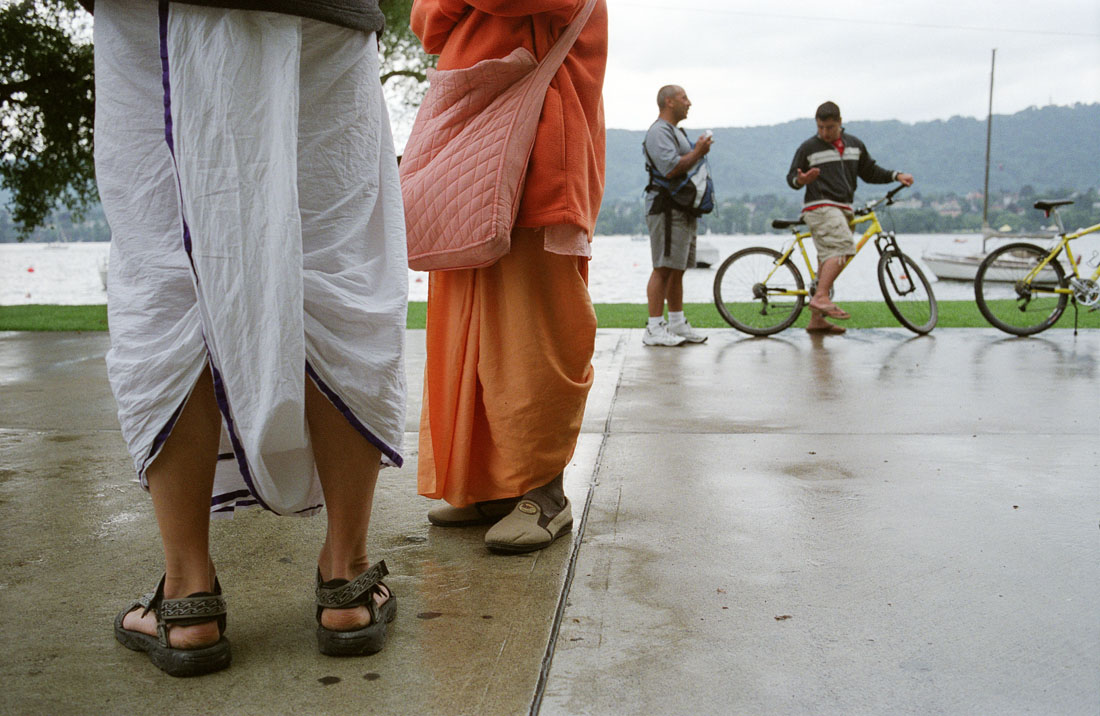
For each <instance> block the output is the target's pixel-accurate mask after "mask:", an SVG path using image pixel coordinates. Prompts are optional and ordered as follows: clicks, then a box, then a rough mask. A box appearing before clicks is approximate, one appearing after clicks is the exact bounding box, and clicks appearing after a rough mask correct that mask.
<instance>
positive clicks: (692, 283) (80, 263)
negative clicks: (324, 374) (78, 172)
mask: <svg viewBox="0 0 1100 716" xmlns="http://www.w3.org/2000/svg"><path fill="white" fill-rule="evenodd" d="M1094 236H1095V235H1094ZM783 241H784V237H783V236H782V235H779V234H764V235H758V236H752V235H750V236H746V235H733V236H728V235H716V234H708V235H706V236H704V237H700V244H701V245H702V246H710V247H713V248H714V249H716V250H717V253H718V255H719V261H721V260H722V259H724V258H725V257H726V256H729V255H730V254H731V253H733V252H734V251H737V250H739V249H743V248H746V247H748V246H771V247H772V248H779V247H780V246H781V245H782V244H783ZM898 243H899V244H900V245H901V247H902V249H903V250H904V251H905V253H906V254H908V255H909V256H910V257H912V258H914V259H917V261H918V263H920V257H921V255H922V254H923V253H924V252H925V251H949V252H958V253H969V252H974V251H978V250H980V248H981V239H980V238H978V237H976V236H972V237H969V238H959V237H957V236H953V235H938V234H913V235H901V236H899V237H898ZM994 245H995V244H994V243H993V242H991V243H990V246H991V247H993V246H994ZM1073 246H1074V249H1075V253H1080V254H1083V255H1084V257H1085V260H1086V262H1089V263H1091V265H1093V266H1095V264H1096V261H1097V257H1098V256H1100V236H1096V237H1095V238H1093V236H1090V237H1086V238H1084V239H1079V240H1077V241H1075V242H1074V244H1073ZM108 247H109V244H106V243H69V244H40V243H39V244H0V305H5V306H11V305H23V304H30V303H44V304H57V305H79V304H101V303H105V302H106V301H107V292H106V290H105V289H104V288H103V284H102V283H101V281H100V276H99V266H100V264H101V263H102V262H104V261H105V260H106V256H107V250H108ZM592 254H593V256H592V264H591V267H590V271H589V274H590V275H589V278H590V289H591V293H592V299H593V301H595V302H596V303H645V288H646V282H647V281H648V280H649V274H650V271H651V263H650V257H649V240H648V238H642V237H632V236H597V237H596V240H595V242H594V243H593V247H592ZM877 264H878V255H877V252H876V251H875V250H874V248H873V246H865V247H864V248H863V251H861V252H860V253H859V255H858V256H856V258H855V261H854V262H853V263H852V265H851V266H849V267H848V268H847V269H845V271H844V274H843V275H842V276H841V278H840V279H839V280H838V282H837V286H836V293H835V295H834V297H835V299H836V300H837V301H846V300H848V301H860V300H877V299H880V298H881V297H882V294H881V292H880V291H879V287H878V279H877V277H876V275H875V269H876V267H877ZM921 268H924V269H925V273H926V274H927V275H928V277H929V279H931V278H932V276H933V274H932V272H931V271H928V270H927V266H924V265H923V264H922V266H921ZM716 269H717V263H716V264H715V265H714V266H713V267H711V268H709V269H692V270H690V271H688V272H686V273H685V274H684V300H685V301H688V302H690V303H709V302H710V301H711V300H712V284H713V282H714V272H715V270H716ZM803 278H806V279H808V277H807V276H805V275H804V276H803ZM933 290H934V292H935V294H936V297H937V298H939V299H941V300H948V301H949V300H972V299H973V297H974V289H973V287H972V285H971V284H970V283H969V282H961V281H935V282H934V284H933ZM427 296H428V278H427V274H425V273H421V272H418V271H409V300H411V301H425V300H427Z"/></svg>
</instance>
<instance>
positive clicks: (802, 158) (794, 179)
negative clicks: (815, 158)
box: [787, 146, 821, 191]
mask: <svg viewBox="0 0 1100 716" xmlns="http://www.w3.org/2000/svg"><path fill="white" fill-rule="evenodd" d="M807 164H808V161H807V158H806V150H805V147H804V146H802V147H799V148H798V150H797V151H796V152H795V153H794V159H792V160H791V168H790V169H789V170H788V171H787V186H789V187H790V188H792V189H794V190H795V191H797V190H799V189H801V188H802V187H804V186H806V185H807V184H809V183H810V182H812V181H815V180H816V179H817V177H818V176H819V175H820V174H821V170H820V169H818V168H817V167H814V168H813V169H810V170H809V171H803V169H802V168H803V167H805V166H807Z"/></svg>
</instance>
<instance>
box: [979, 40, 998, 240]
mask: <svg viewBox="0 0 1100 716" xmlns="http://www.w3.org/2000/svg"><path fill="white" fill-rule="evenodd" d="M996 66H997V48H996V47H994V48H993V59H992V60H991V61H990V63H989V112H988V113H987V114H986V118H985V187H984V188H983V189H982V230H983V232H985V233H988V231H987V230H988V229H989V145H990V141H991V139H992V138H993V70H994V69H995V68H996Z"/></svg>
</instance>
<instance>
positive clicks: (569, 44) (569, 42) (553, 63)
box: [535, 0, 596, 87]
mask: <svg viewBox="0 0 1100 716" xmlns="http://www.w3.org/2000/svg"><path fill="white" fill-rule="evenodd" d="M595 7H596V0H588V2H587V3H585V5H584V7H583V8H581V11H580V12H579V13H577V16H576V17H574V18H573V22H571V23H569V26H568V27H566V28H565V32H563V33H562V34H561V37H559V38H558V41H557V42H555V43H554V46H553V47H551V48H550V51H549V52H547V53H546V57H543V58H542V62H540V63H539V68H538V70H536V75H535V77H536V80H535V84H536V85H538V84H545V85H546V86H547V87H549V86H550V80H552V79H553V78H554V75H556V74H557V73H558V68H559V67H561V63H562V62H564V61H565V56H566V55H568V54H569V51H570V50H571V49H573V43H575V42H576V41H577V38H578V37H579V36H580V34H581V30H583V29H584V26H585V25H587V24H588V18H589V17H591V16H592V11H593V10H594V9H595Z"/></svg>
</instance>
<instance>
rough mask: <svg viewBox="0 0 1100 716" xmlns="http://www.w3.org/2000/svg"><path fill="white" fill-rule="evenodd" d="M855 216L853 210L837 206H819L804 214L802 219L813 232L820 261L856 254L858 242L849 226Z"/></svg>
mask: <svg viewBox="0 0 1100 716" xmlns="http://www.w3.org/2000/svg"><path fill="white" fill-rule="evenodd" d="M854 217H855V215H854V214H853V213H852V212H850V211H845V210H843V209H841V208H839V207H836V206H819V207H818V208H816V209H811V210H810V211H807V212H806V213H805V214H803V215H802V220H803V221H805V222H806V226H809V227H810V231H811V232H813V235H814V248H816V249H817V260H818V263H820V262H822V261H825V260H827V259H831V258H835V257H837V256H854V255H855V253H856V243H855V241H853V240H852V227H851V226H849V222H850V221H851V220H852V219H853V218H854Z"/></svg>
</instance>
